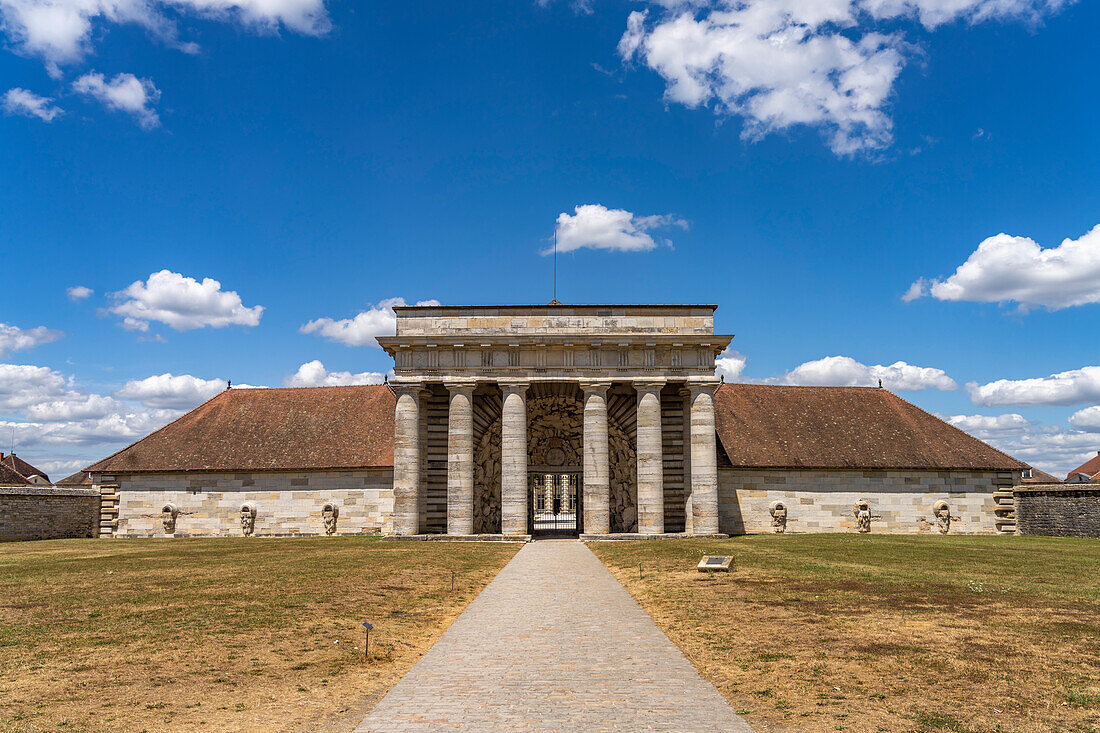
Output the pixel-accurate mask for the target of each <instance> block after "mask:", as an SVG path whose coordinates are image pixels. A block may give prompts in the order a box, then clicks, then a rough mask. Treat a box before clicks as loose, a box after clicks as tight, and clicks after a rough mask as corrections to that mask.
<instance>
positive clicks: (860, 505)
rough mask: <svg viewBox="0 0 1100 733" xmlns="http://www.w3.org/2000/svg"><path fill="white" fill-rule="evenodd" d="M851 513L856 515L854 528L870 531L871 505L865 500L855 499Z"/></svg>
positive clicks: (863, 531)
mask: <svg viewBox="0 0 1100 733" xmlns="http://www.w3.org/2000/svg"><path fill="white" fill-rule="evenodd" d="M852 513H853V514H855V517H856V528H857V529H858V530H859V531H860V532H862V533H863V534H866V533H868V532H870V531H871V519H872V516H871V505H870V503H869V502H867V501H857V502H856V503H855V506H853V507H852Z"/></svg>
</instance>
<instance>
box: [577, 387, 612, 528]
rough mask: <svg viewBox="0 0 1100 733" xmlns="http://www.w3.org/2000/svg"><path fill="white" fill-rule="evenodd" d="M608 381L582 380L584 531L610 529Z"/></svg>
mask: <svg viewBox="0 0 1100 733" xmlns="http://www.w3.org/2000/svg"><path fill="white" fill-rule="evenodd" d="M610 386H611V382H610V381H602V380H601V381H594V382H581V389H583V390H584V451H583V452H584V466H583V469H584V477H583V478H584V488H583V492H584V493H583V494H582V496H583V500H582V504H583V507H582V508H583V510H584V519H583V529H584V532H585V534H607V533H609V532H610V531H611V515H610V502H611V483H610V470H609V465H608V445H607V390H608V388H609V387H610Z"/></svg>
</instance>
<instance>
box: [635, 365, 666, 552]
mask: <svg viewBox="0 0 1100 733" xmlns="http://www.w3.org/2000/svg"><path fill="white" fill-rule="evenodd" d="M664 385H665V381H664V380H663V379H646V380H638V381H636V382H634V389H636V390H637V392H638V532H640V533H642V534H661V533H663V532H664V531H665V480H664V472H665V467H664V461H663V458H662V443H663V436H662V435H661V387H663V386H664Z"/></svg>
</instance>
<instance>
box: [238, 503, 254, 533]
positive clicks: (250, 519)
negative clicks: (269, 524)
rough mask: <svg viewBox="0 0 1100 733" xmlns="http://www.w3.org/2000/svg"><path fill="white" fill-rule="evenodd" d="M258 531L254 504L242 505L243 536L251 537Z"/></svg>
mask: <svg viewBox="0 0 1100 733" xmlns="http://www.w3.org/2000/svg"><path fill="white" fill-rule="evenodd" d="M255 530H256V507H255V505H253V504H242V505H241V534H243V535H244V536H245V537H251V536H252V533H253V532H254V531H255Z"/></svg>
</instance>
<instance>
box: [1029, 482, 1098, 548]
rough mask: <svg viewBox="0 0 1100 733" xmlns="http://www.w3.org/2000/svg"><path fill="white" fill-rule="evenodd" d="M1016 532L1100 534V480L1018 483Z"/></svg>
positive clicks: (1076, 534) (1089, 535)
mask: <svg viewBox="0 0 1100 733" xmlns="http://www.w3.org/2000/svg"><path fill="white" fill-rule="evenodd" d="M1013 493H1014V494H1015V495H1016V532H1017V533H1018V534H1038V535H1047V536H1049V537H1100V484H1072V485H1070V484H1052V485H1049V486H1048V485H1034V484H1033V485H1029V486H1017V487H1016V488H1015V489H1014V490H1013Z"/></svg>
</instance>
